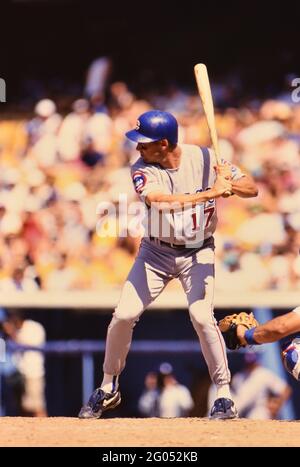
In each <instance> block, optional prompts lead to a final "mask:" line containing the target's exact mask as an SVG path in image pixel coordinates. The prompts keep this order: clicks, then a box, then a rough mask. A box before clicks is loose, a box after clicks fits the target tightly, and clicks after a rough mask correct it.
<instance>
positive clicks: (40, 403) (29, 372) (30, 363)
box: [2, 311, 47, 417]
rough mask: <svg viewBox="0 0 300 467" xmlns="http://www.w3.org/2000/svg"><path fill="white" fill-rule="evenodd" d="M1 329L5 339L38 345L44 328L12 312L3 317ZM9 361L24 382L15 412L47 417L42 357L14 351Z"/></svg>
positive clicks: (38, 353)
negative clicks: (17, 408)
mask: <svg viewBox="0 0 300 467" xmlns="http://www.w3.org/2000/svg"><path fill="white" fill-rule="evenodd" d="M2 330H3V333H4V335H5V336H6V338H9V339H11V340H12V341H13V342H15V343H16V344H19V345H30V346H38V347H39V346H43V345H44V344H45V339H46V338H45V330H44V327H43V326H42V325H41V324H40V323H38V322H37V321H33V320H31V319H25V318H24V316H23V315H22V313H21V312H19V311H12V312H10V313H9V314H8V315H7V316H6V317H4V319H3V321H2ZM12 360H13V362H14V364H15V367H16V369H17V370H18V374H19V375H21V376H22V380H23V384H24V386H23V391H22V396H21V403H20V411H21V413H18V414H17V415H23V416H33V417H44V416H47V411H46V401H45V367H44V356H43V355H42V354H41V353H40V352H35V351H25V352H20V351H16V352H14V354H13V356H12Z"/></svg>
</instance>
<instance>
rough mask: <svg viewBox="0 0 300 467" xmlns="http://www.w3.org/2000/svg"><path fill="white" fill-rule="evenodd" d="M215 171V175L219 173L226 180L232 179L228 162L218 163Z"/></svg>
mask: <svg viewBox="0 0 300 467" xmlns="http://www.w3.org/2000/svg"><path fill="white" fill-rule="evenodd" d="M215 171H216V174H217V175H221V176H222V177H224V178H225V179H226V180H231V179H232V172H231V167H230V166H229V165H228V164H219V165H216V166H215Z"/></svg>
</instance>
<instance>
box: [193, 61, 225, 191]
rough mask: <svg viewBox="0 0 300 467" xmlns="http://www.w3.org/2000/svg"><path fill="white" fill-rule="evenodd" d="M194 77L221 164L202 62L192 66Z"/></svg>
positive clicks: (209, 90)
mask: <svg viewBox="0 0 300 467" xmlns="http://www.w3.org/2000/svg"><path fill="white" fill-rule="evenodd" d="M194 72H195V78H196V83H197V86H198V91H199V94H200V99H201V102H202V106H203V110H204V114H205V117H206V122H207V126H208V129H209V134H210V139H211V142H212V146H213V149H214V151H215V154H216V158H217V163H218V165H219V164H220V165H221V164H222V162H221V154H220V148H219V141H218V135H217V128H216V122H215V114H214V103H213V99H212V95H211V89H210V83H209V78H208V73H207V68H206V65H204V63H197V65H195V66H194ZM230 194H231V193H230V192H228V191H226V193H225V195H227V196H229V195H230Z"/></svg>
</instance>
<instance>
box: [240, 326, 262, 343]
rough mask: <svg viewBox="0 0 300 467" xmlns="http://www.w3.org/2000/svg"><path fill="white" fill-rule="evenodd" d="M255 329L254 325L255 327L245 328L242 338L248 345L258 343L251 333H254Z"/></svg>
mask: <svg viewBox="0 0 300 467" xmlns="http://www.w3.org/2000/svg"><path fill="white" fill-rule="evenodd" d="M255 329H256V327H255V328H251V329H247V330H246V331H245V334H244V340H245V341H246V343H247V344H248V345H260V343H259V342H257V341H256V340H255V339H254V336H253V334H254V332H255Z"/></svg>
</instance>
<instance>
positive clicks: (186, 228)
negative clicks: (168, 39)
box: [79, 110, 257, 419]
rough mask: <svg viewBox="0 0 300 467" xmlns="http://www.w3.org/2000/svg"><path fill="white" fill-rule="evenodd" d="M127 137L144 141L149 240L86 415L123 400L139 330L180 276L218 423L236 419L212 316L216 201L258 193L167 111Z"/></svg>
mask: <svg viewBox="0 0 300 467" xmlns="http://www.w3.org/2000/svg"><path fill="white" fill-rule="evenodd" d="M126 136H127V137H128V138H129V139H130V140H132V141H134V142H136V143H137V151H139V152H140V158H139V159H138V160H137V162H136V163H135V164H134V165H133V166H132V179H133V184H134V187H135V190H136V192H137V193H138V195H139V197H140V199H141V200H142V201H143V202H144V203H145V205H146V207H147V213H148V216H147V222H146V224H145V225H146V230H145V236H144V237H143V239H142V242H141V246H140V250H139V254H138V256H137V258H136V260H135V263H134V265H133V267H132V270H131V271H130V273H129V276H128V278H127V280H126V282H125V284H124V287H123V289H122V292H121V297H120V301H119V303H118V305H117V307H116V310H115V312H114V314H113V317H112V320H111V323H110V325H109V327H108V332H107V342H106V352H105V359H104V365H103V371H104V378H103V381H102V384H101V386H100V387H99V388H97V389H96V390H95V391H94V393H93V394H92V395H91V397H90V399H89V401H88V403H87V405H85V406H83V407H82V409H81V411H80V413H79V418H99V417H100V416H101V414H102V412H103V411H105V410H107V409H112V408H114V407H116V406H117V405H118V404H119V403H120V402H121V395H120V390H119V375H120V373H121V372H122V370H123V369H124V367H125V361H126V357H127V354H128V351H129V348H130V344H131V340H132V332H133V328H134V326H135V324H136V322H137V321H138V319H139V318H140V316H141V314H142V313H143V311H144V310H145V309H146V308H147V306H148V305H149V304H150V303H151V302H152V301H153V300H154V299H155V298H156V297H157V296H158V295H159V294H160V293H161V292H162V291H163V289H164V288H165V287H166V285H167V283H168V282H169V281H170V280H172V279H173V278H178V279H179V280H180V281H181V284H182V286H183V288H184V291H185V293H186V297H187V301H188V306H189V313H190V318H191V321H192V324H193V326H194V328H195V331H196V333H197V335H198V337H199V341H200V343H201V349H202V352H203V355H204V358H205V361H206V363H207V366H208V370H209V373H210V376H211V379H212V381H213V382H214V383H215V384H216V386H217V399H216V401H215V402H214V405H213V407H212V410H211V414H210V417H211V418H213V419H227V418H235V417H237V411H236V408H235V405H234V402H233V400H232V397H231V394H230V389H229V382H230V371H229V369H228V363H227V357H226V350H225V345H224V340H223V338H222V335H221V333H220V330H219V329H218V326H217V324H216V321H215V319H214V315H213V293H214V239H213V233H214V230H215V228H216V223H217V215H216V198H218V197H221V196H223V195H224V196H227V195H226V193H228V192H229V193H230V192H231V193H232V194H236V195H238V196H241V197H245V198H247V197H253V196H256V195H257V188H256V186H255V184H254V182H253V180H252V178H251V177H250V176H248V175H245V174H243V173H242V172H241V171H240V170H239V169H238V168H237V167H236V166H234V165H231V164H230V163H227V162H225V161H224V164H222V165H219V166H217V162H216V157H215V154H214V152H213V151H211V150H209V149H207V148H200V147H198V146H194V145H188V144H180V145H179V144H178V124H177V121H176V119H175V117H174V116H173V115H171V114H170V113H168V112H162V111H159V110H151V111H149V112H145V113H144V114H142V115H141V116H140V117H139V119H138V121H137V125H136V128H135V129H134V130H131V131H129V132H127V133H126Z"/></svg>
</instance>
